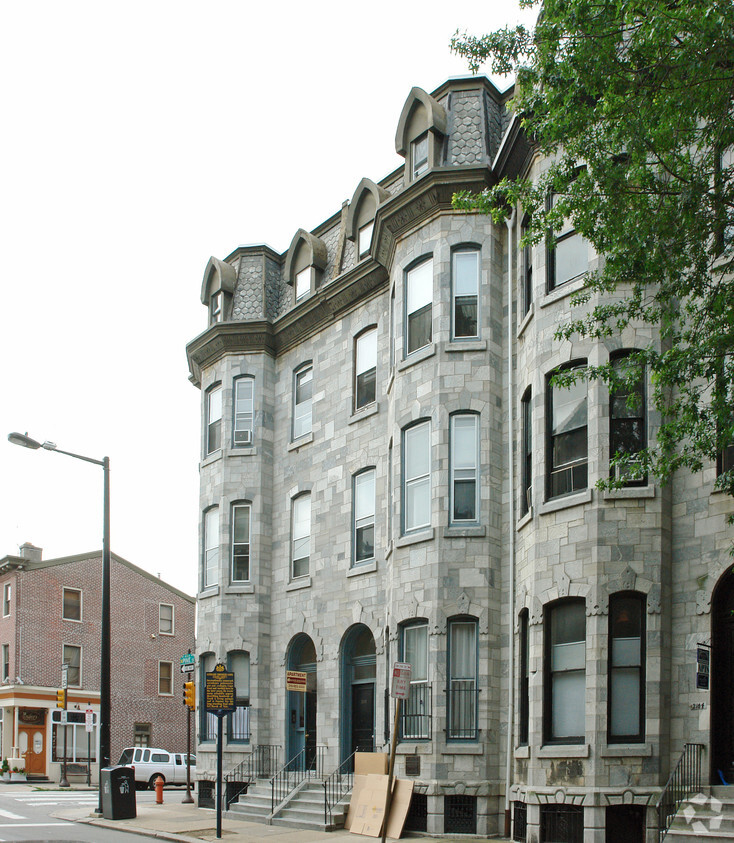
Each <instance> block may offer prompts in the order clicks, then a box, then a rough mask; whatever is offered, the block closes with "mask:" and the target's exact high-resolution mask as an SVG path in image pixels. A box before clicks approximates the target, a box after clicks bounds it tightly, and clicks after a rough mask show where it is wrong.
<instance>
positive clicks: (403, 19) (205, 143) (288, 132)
mask: <svg viewBox="0 0 734 843" xmlns="http://www.w3.org/2000/svg"><path fill="white" fill-rule="evenodd" d="M520 14H521V13H520V12H519V10H518V9H517V4H516V2H514V0H496V2H494V3H488V2H486V0H479V2H474V0H467V2H456V3H445V2H434V0H430V2H426V0H424V2H423V3H421V4H415V3H407V2H402V3H401V2H392V3H388V2H385V0H372V1H371V2H368V3H365V4H358V3H348V2H331V0H329V2H319V0H314V2H311V3H300V2H299V3H295V2H287V0H280V2H247V1H246V0H238V1H237V2H235V1H234V0H213V1H212V2H205V3H202V2H197V3H194V2H189V0H176V2H168V0H145V2H139V0H127V2H124V3H122V2H118V1H117V0H106V2H99V0H92V1H91V2H81V1H80V0H65V2H63V3H61V2H58V0H50V2H38V0H14V1H13V0H6V2H3V3H0V76H1V77H2V79H3V84H2V94H0V107H1V109H2V111H1V112H0V113H1V114H2V124H3V130H2V140H1V141H0V145H2V148H3V149H2V155H1V156H0V285H1V287H0V292H1V294H2V295H1V298H0V353H1V354H2V359H4V360H5V361H6V363H5V390H4V394H3V399H2V401H0V480H1V482H0V557H1V556H4V555H6V554H16V553H18V547H19V545H21V544H22V543H23V542H26V541H29V542H32V543H33V544H35V545H37V546H40V547H43V549H44V558H52V557H57V556H65V555H69V554H73V553H82V552H85V551H88V550H93V549H96V548H99V547H101V543H102V470H101V469H100V468H98V467H96V466H93V465H87V464H85V463H83V462H80V461H78V460H73V459H70V458H69V457H65V456H62V455H59V454H53V453H49V452H46V451H28V450H25V449H23V448H18V447H16V446H13V445H11V444H10V443H9V442H8V441H7V438H6V437H7V434H8V433H10V432H11V431H14V430H18V431H20V432H23V433H25V432H27V433H28V434H29V435H30V436H32V437H33V438H35V439H38V440H39V441H43V440H51V441H53V442H55V443H56V444H57V445H58V447H59V448H63V449H64V450H68V451H73V452H76V453H82V454H85V455H87V456H91V457H94V458H97V459H101V458H102V457H103V456H105V455H107V456H109V457H110V460H111V485H112V489H111V511H112V526H111V537H112V541H111V544H112V550H113V551H114V552H115V553H118V554H119V555H121V556H123V557H125V558H126V559H128V560H130V561H131V562H133V563H135V564H136V565H139V566H140V567H142V568H145V569H146V570H148V571H150V572H151V573H154V574H159V573H160V574H161V576H162V577H163V579H164V580H166V581H168V582H170V583H171V584H173V585H175V586H177V587H178V588H180V589H183V590H184V591H186V592H188V593H189V594H194V593H195V590H196V582H197V576H196V571H197V558H198V538H197V522H198V495H199V488H198V459H199V441H200V437H199V397H200V395H199V391H198V390H197V389H195V388H194V387H193V386H192V385H191V384H190V383H189V382H188V369H187V365H186V354H185V346H186V343H187V342H188V341H189V340H191V339H193V338H194V337H195V336H196V335H197V334H199V333H200V332H201V331H203V330H204V329H205V328H206V311H205V309H204V307H203V306H202V305H201V304H200V302H199V293H200V288H201V281H202V275H203V272H204V268H205V267H206V264H207V261H208V260H209V257H210V255H215V256H217V257H219V258H223V257H225V256H226V255H227V254H229V253H230V252H231V251H233V250H234V249H235V248H236V247H237V246H238V245H240V244H243V243H263V242H264V243H268V244H269V245H270V246H272V247H273V248H274V249H276V250H277V251H278V252H282V251H284V250H285V249H286V248H287V247H288V245H289V243H290V240H291V238H292V236H293V234H294V233H295V231H296V230H297V229H298V228H305V229H309V230H310V229H312V228H314V227H315V226H316V225H318V224H319V223H320V222H321V221H323V220H324V219H326V218H327V217H329V216H330V215H331V214H332V213H335V212H336V211H338V210H339V208H340V206H341V203H342V201H343V200H345V199H349V198H351V195H352V193H353V192H354V189H355V187H356V186H357V184H358V183H359V181H360V179H361V178H362V177H364V176H367V177H369V178H372V179H374V180H375V181H377V180H379V179H380V178H382V177H383V176H384V175H386V174H387V173H388V172H390V171H392V170H393V169H394V168H395V167H396V166H398V164H399V163H400V162H401V160H402V159H400V158H399V157H398V156H397V154H396V153H395V146H394V137H395V129H396V127H397V122H398V119H399V116H400V111H401V109H402V106H403V103H404V102H405V99H406V97H407V96H408V94H409V92H410V89H411V88H412V87H413V86H414V85H418V86H420V87H422V88H424V89H425V90H427V91H431V90H433V89H434V88H436V87H437V86H438V85H440V84H441V83H442V82H443V81H444V80H445V79H446V78H447V77H449V76H457V75H466V74H467V71H466V65H465V63H464V62H463V61H462V60H460V59H459V58H457V57H455V56H452V55H451V54H450V53H449V48H448V43H449V40H450V38H451V35H452V34H453V32H454V31H455V30H456V29H457V28H459V29H461V30H467V31H469V32H471V33H474V34H483V33H484V32H486V31H488V30H491V29H495V28H498V27H500V26H504V25H505V24H514V23H515V22H516V21H517V20H519V19H520ZM528 15H529V13H527V12H525V13H523V17H524V20H525V21H526V22H527V21H528V19H529V17H528ZM495 82H496V84H498V87H500V88H501V89H504V88H505V87H507V84H508V82H507V80H495Z"/></svg>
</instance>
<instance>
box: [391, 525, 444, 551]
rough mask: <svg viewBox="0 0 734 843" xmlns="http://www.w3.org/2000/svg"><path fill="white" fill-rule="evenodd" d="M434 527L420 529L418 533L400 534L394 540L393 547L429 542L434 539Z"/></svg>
mask: <svg viewBox="0 0 734 843" xmlns="http://www.w3.org/2000/svg"><path fill="white" fill-rule="evenodd" d="M434 532H435V531H434V529H433V527H431V528H430V529H428V530H421V531H420V532H418V533H410V534H409V535H407V536H401V537H400V538H399V539H398V540H397V541H396V542H395V547H407V546H408V545H411V544H420V543H421V542H430V541H433V539H434Z"/></svg>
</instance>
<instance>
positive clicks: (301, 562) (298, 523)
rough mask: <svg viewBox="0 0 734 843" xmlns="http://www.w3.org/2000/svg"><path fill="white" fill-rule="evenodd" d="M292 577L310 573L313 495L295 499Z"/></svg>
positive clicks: (292, 529) (292, 528)
mask: <svg viewBox="0 0 734 843" xmlns="http://www.w3.org/2000/svg"><path fill="white" fill-rule="evenodd" d="M292 520H293V524H292V527H291V531H292V535H293V539H292V546H293V549H292V557H291V558H292V578H293V579H296V577H305V576H307V575H308V568H309V558H310V556H311V495H308V494H307V495H300V497H297V498H295V499H294V500H293V516H292Z"/></svg>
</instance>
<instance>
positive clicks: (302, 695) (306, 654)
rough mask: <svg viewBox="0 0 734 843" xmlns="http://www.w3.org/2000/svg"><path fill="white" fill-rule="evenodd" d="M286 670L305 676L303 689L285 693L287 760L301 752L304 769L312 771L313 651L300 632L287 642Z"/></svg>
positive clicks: (306, 638)
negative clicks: (304, 687)
mask: <svg viewBox="0 0 734 843" xmlns="http://www.w3.org/2000/svg"><path fill="white" fill-rule="evenodd" d="M288 670H297V671H300V672H302V673H305V674H306V690H305V692H304V691H288V707H287V710H286V715H287V718H288V722H287V724H286V736H287V747H286V749H287V753H286V754H287V757H288V760H291V759H292V758H295V757H296V756H297V755H298V754H299V753H300V752H302V751H303V750H305V751H306V769H312V768H313V767H314V765H315V764H316V699H317V695H316V648H315V647H314V643H313V641H312V640H311V639H310V638H309V637H308V635H305V634H304V633H301V634H299V635H297V636H296V637H295V638H294V639H293V640H292V641H291V644H290V648H289V651H288Z"/></svg>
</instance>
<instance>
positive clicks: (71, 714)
mask: <svg viewBox="0 0 734 843" xmlns="http://www.w3.org/2000/svg"><path fill="white" fill-rule="evenodd" d="M0 596H1V597H2V609H1V611H0V654H1V655H2V660H1V664H0V671H1V674H2V675H1V677H0V679H1V680H2V681H1V683H0V716H1V717H2V722H1V723H0V755H1V756H2V757H3V758H18V759H23V761H24V763H25V767H26V771H27V772H28V773H29V774H36V775H47V776H49V778H51V779H58V778H59V775H60V767H61V761H62V760H63V752H64V739H63V729H64V727H63V725H62V724H61V722H60V719H61V712H60V710H59V709H57V707H56V691H57V689H60V688H61V687H62V664H64V663H67V664H68V667H67V669H66V670H67V682H68V692H67V693H68V706H67V707H68V712H67V717H68V719H69V721H72V722H70V723H69V725H67V727H66V728H67V734H66V744H67V762H71V763H74V764H82V765H84V766H86V763H87V759H88V758H89V756H90V752H91V757H92V759H93V760H95V759H96V758H97V744H98V730H97V716H98V714H97V713H98V711H99V673H100V635H101V605H102V557H101V553H100V552H92V553H84V554H79V555H76V556H65V557H62V558H59V559H48V560H44V559H43V558H42V552H41V550H40V549H39V548H36V547H34V546H33V545H31V544H24V545H23V546H22V547H21V548H20V555H19V556H5V557H3V558H2V559H0ZM110 611H111V616H110V627H111V659H110V672H111V693H110V697H111V716H110V720H111V728H110V740H111V759H112V762H113V763H114V762H116V761H117V758H118V756H119V754H120V752H121V750H122V749H123V748H124V747H126V746H131V745H133V744H148V745H150V746H161V747H165V748H169V749H171V750H179V751H182V750H183V751H185V749H186V737H185V736H186V728H185V724H186V720H185V714H184V707H183V705H182V687H181V680H180V677H181V674H180V673H179V659H180V657H181V656H182V655H183V654H185V653H186V652H187V651H188V650H193V648H194V611H195V603H194V600H193V598H191V597H189V596H188V595H186V594H184V593H183V592H181V591H179V590H178V589H176V588H174V587H173V586H170V585H168V584H167V583H165V582H163V581H162V580H160V579H158V578H157V577H155V576H153V575H152V574H149V573H147V572H146V571H143V570H142V569H141V568H138V567H136V566H135V565H133V564H131V563H130V562H128V561H126V560H125V559H122V558H121V557H119V556H116V555H115V554H112V558H111V570H110ZM87 708H92V710H93V711H94V712H95V714H94V730H93V733H92V734H91V737H90V739H89V748H88V738H87V733H86V729H85V722H84V713H85V711H86V709H87ZM18 766H20V764H18ZM97 769H98V768H97ZM92 774H93V776H94V778H95V779H96V776H97V771H96V770H95V768H94V767H93V768H92Z"/></svg>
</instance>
